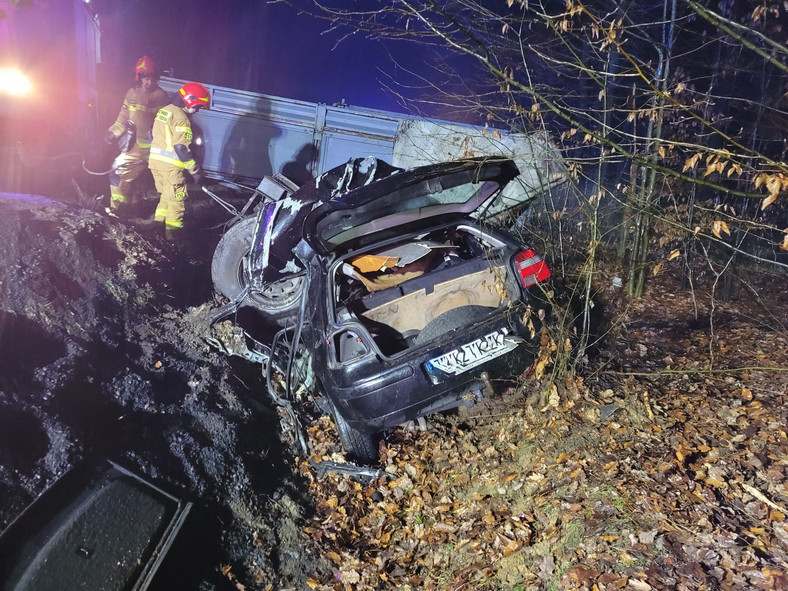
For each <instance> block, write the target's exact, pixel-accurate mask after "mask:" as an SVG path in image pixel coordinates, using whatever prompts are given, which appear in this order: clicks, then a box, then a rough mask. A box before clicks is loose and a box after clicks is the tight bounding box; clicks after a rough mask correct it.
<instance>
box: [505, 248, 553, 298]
mask: <svg viewBox="0 0 788 591" xmlns="http://www.w3.org/2000/svg"><path fill="white" fill-rule="evenodd" d="M514 267H515V269H517V271H518V272H519V273H520V281H521V282H522V284H523V287H525V288H529V287H531V286H532V285H536V284H537V283H539V282H540V281H544V280H545V279H547V278H548V277H550V275H551V273H550V269H549V268H548V267H547V263H545V262H544V261H543V260H542V257H540V256H539V255H538V254H536V253H535V252H534V251H533V250H531V249H530V248H527V249H526V250H522V251H520V252H518V253H517V254H516V255H514Z"/></svg>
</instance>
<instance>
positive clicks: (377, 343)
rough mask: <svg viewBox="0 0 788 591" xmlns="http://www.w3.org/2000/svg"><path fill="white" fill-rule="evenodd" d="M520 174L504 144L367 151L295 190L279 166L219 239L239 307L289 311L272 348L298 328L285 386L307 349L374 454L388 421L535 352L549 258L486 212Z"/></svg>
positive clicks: (307, 360)
mask: <svg viewBox="0 0 788 591" xmlns="http://www.w3.org/2000/svg"><path fill="white" fill-rule="evenodd" d="M518 174H519V172H518V169H517V166H516V165H515V164H514V162H512V161H511V160H509V159H504V158H476V159H468V160H462V161H453V162H444V163H440V164H434V165H429V166H423V167H418V168H413V169H408V170H403V169H400V168H396V167H393V166H391V165H389V164H387V163H386V162H384V161H382V160H379V159H375V158H371V157H370V158H365V159H354V160H351V161H350V162H348V163H347V164H346V165H343V166H339V167H337V168H334V169H332V170H330V171H328V172H326V173H324V174H323V175H321V176H320V177H318V178H317V179H315V180H314V181H313V182H309V183H307V184H306V185H304V186H302V187H301V188H298V189H297V190H294V191H291V189H292V187H288V186H286V182H285V183H282V182H281V181H282V179H279V180H280V182H279V183H278V184H277V183H274V186H276V187H278V189H276V190H274V191H267V192H266V194H267V197H266V198H265V199H264V200H263V202H262V204H261V205H260V206H259V208H258V212H257V214H256V215H254V216H249V217H246V218H244V219H242V220H241V221H239V222H238V223H237V224H235V225H234V226H232V227H231V228H230V229H229V230H228V231H227V232H226V233H225V235H224V236H223V238H222V239H221V241H220V242H219V244H218V246H217V248H216V251H215V254H214V258H213V261H212V277H213V281H214V287H215V288H216V290H217V291H218V292H219V293H221V294H222V295H224V296H225V297H227V298H228V299H229V300H230V304H228V305H227V306H226V311H227V310H237V309H238V308H239V307H242V306H252V307H254V308H255V309H256V310H258V311H259V312H260V313H261V314H262V315H263V317H264V318H266V319H268V320H270V321H271V322H272V323H274V324H277V325H279V326H281V327H283V328H282V329H281V330H280V331H279V333H277V338H276V339H275V343H277V344H275V345H274V346H273V349H274V351H269V353H270V354H271V355H272V356H274V357H275V356H276V352H275V349H276V347H277V346H278V345H281V343H286V348H287V349H288V351H289V352H290V358H289V362H287V363H280V364H279V366H280V368H282V367H286V368H287V369H282V370H281V371H282V372H283V373H284V374H285V375H286V379H287V381H288V387H287V390H288V392H290V393H292V392H295V391H296V390H297V389H298V387H299V386H303V385H304V379H303V372H302V374H301V375H302V379H301V383H299V384H291V383H290V382H291V381H292V379H293V376H294V375H296V373H297V372H295V371H293V370H292V368H293V366H294V365H299V366H303V365H304V364H305V365H306V366H307V371H306V374H308V378H307V379H306V381H305V383H306V385H307V387H308V388H309V389H310V390H311V391H313V392H314V393H316V395H318V396H319V397H320V399H321V400H322V401H323V404H322V408H323V410H325V411H327V412H330V413H331V414H332V415H333V419H334V422H335V424H336V426H337V429H338V432H339V435H340V441H341V443H342V445H343V447H344V448H345V450H346V451H347V452H348V453H349V454H351V455H353V456H355V457H356V458H357V459H359V460H363V461H370V460H375V459H377V457H378V445H377V438H378V436H379V435H380V434H381V433H382V432H384V431H386V430H387V429H389V428H392V427H395V426H398V425H401V424H404V423H407V422H408V421H412V420H416V419H419V418H421V417H424V416H426V415H429V414H432V413H436V412H441V411H446V410H449V409H453V408H457V407H459V406H471V405H473V404H475V403H477V402H479V401H480V400H481V399H482V396H483V395H484V394H485V393H488V392H489V391H490V390H491V388H492V386H491V379H493V378H500V377H504V376H510V375H512V374H514V373H520V372H522V370H523V369H524V368H525V367H526V366H527V365H528V364H529V363H530V361H531V360H532V359H533V355H534V352H535V350H536V349H537V348H538V345H539V328H540V325H541V321H542V319H543V318H544V315H545V310H546V309H547V301H546V298H545V287H546V283H545V282H546V281H547V280H548V278H549V277H550V274H551V273H550V270H549V268H548V266H547V264H546V263H545V262H544V260H543V259H542V257H541V255H540V254H539V253H538V252H536V251H535V250H534V249H533V248H531V247H530V246H528V245H525V244H523V243H521V242H520V241H519V240H518V239H516V238H515V237H514V236H513V235H511V234H510V233H509V232H507V231H505V230H503V229H500V228H497V227H494V226H492V225H488V224H486V223H484V222H483V221H482V220H483V219H484V215H483V213H484V210H485V208H487V207H489V206H490V205H491V204H492V203H493V202H494V201H495V199H496V197H498V196H499V195H500V193H501V191H502V189H503V187H504V186H505V185H506V184H507V183H508V182H510V181H511V180H512V179H514V178H515V177H516V176H517V175H518ZM261 186H262V184H261ZM247 357H249V356H248V355H247ZM296 357H297V358H298V359H297V363H294V362H293V359H294V358H296ZM269 365H270V364H269ZM323 395H324V396H323Z"/></svg>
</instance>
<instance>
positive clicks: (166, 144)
mask: <svg viewBox="0 0 788 591" xmlns="http://www.w3.org/2000/svg"><path fill="white" fill-rule="evenodd" d="M178 144H180V145H182V146H185V147H186V148H187V149H188V150H189V151H190V152H191V144H192V126H191V123H190V122H189V117H188V115H186V113H185V112H184V110H183V109H182V108H180V107H177V106H175V105H172V104H170V105H167V106H166V107H162V108H161V109H159V112H158V113H156V119H155V121H154V122H153V141H152V142H151V148H150V162H149V164H150V167H151V168H162V165H164V166H163V167H164V168H166V167H167V166H175V167H177V168H183V169H186V170H188V171H194V170H195V169H196V166H197V165H196V163H195V162H194V158H190V159H189V160H186V161H183V160H181V159H180V158H179V157H178V154H177V153H176V152H175V146H176V145H178Z"/></svg>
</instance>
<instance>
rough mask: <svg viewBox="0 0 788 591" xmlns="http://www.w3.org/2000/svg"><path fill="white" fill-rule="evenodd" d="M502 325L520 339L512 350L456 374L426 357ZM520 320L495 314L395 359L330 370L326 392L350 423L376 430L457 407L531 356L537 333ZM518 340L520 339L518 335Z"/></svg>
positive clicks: (512, 372)
mask: <svg viewBox="0 0 788 591" xmlns="http://www.w3.org/2000/svg"><path fill="white" fill-rule="evenodd" d="M502 328H505V329H506V330H507V331H508V332H509V335H510V336H511V337H515V338H516V337H519V339H522V342H520V343H519V344H518V345H517V346H516V347H514V349H512V350H510V351H509V352H507V353H504V354H503V355H501V356H499V357H495V358H493V359H490V360H487V361H485V362H483V363H481V364H479V365H477V366H475V367H473V368H472V369H469V370H467V371H464V372H462V373H459V374H455V375H452V374H448V373H445V372H442V371H440V370H437V369H436V368H435V367H434V366H433V367H430V366H429V365H428V362H429V361H430V360H433V359H435V358H437V357H440V356H441V355H444V354H446V353H449V352H450V351H452V350H454V349H457V348H458V347H459V346H461V345H463V344H466V343H471V342H473V341H475V340H476V339H480V338H482V337H484V336H486V335H488V334H490V333H491V332H493V331H496V330H500V329H502ZM524 332H525V329H524V328H523V327H522V325H520V323H519V322H518V321H512V319H511V318H507V317H506V316H503V315H501V316H496V317H494V318H492V319H490V320H488V321H487V322H484V323H481V324H479V325H476V326H475V327H473V329H472V330H468V331H466V332H464V333H463V334H462V337H459V336H458V335H457V333H456V332H455V333H452V334H451V335H447V336H446V337H444V338H442V339H440V340H438V341H437V342H436V343H435V344H436V345H437V346H433V347H426V348H421V349H417V350H415V351H414V352H413V353H407V354H406V355H404V356H401V357H399V358H395V359H389V360H386V361H381V360H379V359H371V360H369V361H367V362H366V363H363V364H361V363H359V366H358V367H355V368H352V369H349V368H340V369H336V370H329V373H330V374H331V375H330V378H329V380H325V381H324V382H323V383H324V386H326V394H327V396H328V397H329V398H330V399H331V400H332V402H333V403H334V404H335V406H336V407H337V409H338V410H339V412H341V413H342V416H343V417H344V418H345V420H346V421H347V422H348V424H349V425H350V426H352V427H353V428H355V429H358V430H360V431H366V432H377V431H381V430H383V429H387V428H391V427H394V426H397V425H400V424H402V423H404V422H407V421H410V420H413V419H415V418H418V417H421V416H426V415H429V414H432V413H434V412H439V411H442V410H447V409H448V408H452V407H457V406H463V405H464V406H471V405H472V404H474V403H475V402H477V401H478V400H479V399H480V398H481V395H482V394H484V393H488V394H489V392H487V391H488V390H489V387H488V385H489V379H488V378H487V377H486V376H491V377H493V378H496V379H505V378H509V377H514V376H516V375H519V374H520V373H522V372H523V371H524V370H525V368H526V367H528V365H530V363H532V361H533V355H534V351H535V349H536V347H537V346H538V337H535V338H534V339H530V338H528V336H529V335H526V334H524ZM519 339H518V340H519Z"/></svg>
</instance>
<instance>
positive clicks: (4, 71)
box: [0, 68, 33, 95]
mask: <svg viewBox="0 0 788 591" xmlns="http://www.w3.org/2000/svg"><path fill="white" fill-rule="evenodd" d="M32 90H33V85H32V84H30V80H28V79H27V76H25V75H24V74H23V73H22V72H20V71H19V70H11V69H9V68H0V92H4V93H6V94H15V95H23V94H28V93H30V92H31V91H32Z"/></svg>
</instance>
